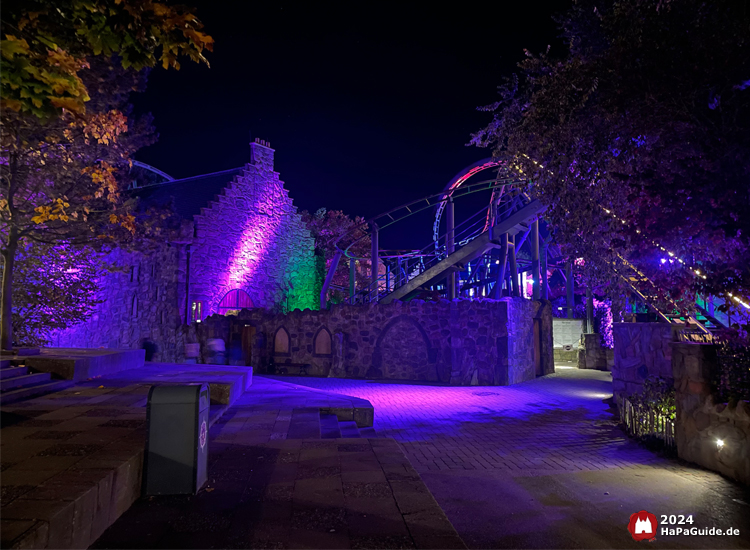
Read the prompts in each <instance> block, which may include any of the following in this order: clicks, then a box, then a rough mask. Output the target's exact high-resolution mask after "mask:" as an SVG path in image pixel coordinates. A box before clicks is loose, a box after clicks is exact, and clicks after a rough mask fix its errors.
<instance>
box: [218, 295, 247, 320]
mask: <svg viewBox="0 0 750 550" xmlns="http://www.w3.org/2000/svg"><path fill="white" fill-rule="evenodd" d="M251 307H253V301H252V300H251V299H250V296H248V294H247V292H245V291H244V290H240V289H235V290H230V291H229V292H227V293H226V294H225V295H224V298H222V299H221V302H220V303H219V308H218V311H219V314H220V315H237V314H238V313H239V312H240V310H241V309H245V308H251Z"/></svg>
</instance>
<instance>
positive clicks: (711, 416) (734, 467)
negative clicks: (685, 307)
mask: <svg viewBox="0 0 750 550" xmlns="http://www.w3.org/2000/svg"><path fill="white" fill-rule="evenodd" d="M671 348H672V371H673V375H674V384H675V389H676V404H677V414H676V419H675V438H676V440H677V453H678V454H679V456H680V458H682V459H683V460H687V461H689V462H694V463H696V464H700V465H701V466H703V467H705V468H708V469H710V470H714V471H716V472H720V473H722V474H724V475H725V476H728V477H731V478H734V479H736V480H738V481H741V482H742V483H745V484H750V402H748V401H740V402H739V403H737V405H736V406H735V407H730V406H729V405H727V404H726V403H718V404H717V403H714V401H713V397H712V395H711V378H712V375H713V373H714V371H715V369H717V368H718V361H717V357H716V348H715V346H713V345H710V344H697V343H686V342H674V343H672V344H671Z"/></svg>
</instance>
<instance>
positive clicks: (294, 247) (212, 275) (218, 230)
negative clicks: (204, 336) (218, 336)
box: [190, 143, 319, 315]
mask: <svg viewBox="0 0 750 550" xmlns="http://www.w3.org/2000/svg"><path fill="white" fill-rule="evenodd" d="M314 249H315V243H314V240H313V238H312V237H311V236H310V232H309V231H308V230H307V228H306V227H305V224H304V223H303V222H302V219H301V217H300V215H299V214H298V213H297V208H296V207H295V206H294V205H293V204H292V200H291V199H290V198H289V192H288V191H287V190H286V189H285V188H284V185H283V183H282V182H281V181H280V180H279V174H278V173H276V172H274V171H273V150H272V149H270V148H268V147H265V146H263V145H260V144H257V143H252V144H251V161H250V163H249V164H247V165H246V166H245V169H244V171H243V173H242V174H241V175H240V176H236V177H235V179H234V181H233V182H232V183H231V184H230V185H229V186H228V187H227V188H226V189H225V190H224V193H223V195H220V196H219V197H218V201H216V202H212V203H211V204H210V205H207V207H206V208H204V209H202V210H201V213H200V214H199V215H197V216H195V238H194V240H193V245H192V254H191V259H190V300H191V301H193V300H202V301H203V303H204V304H203V308H204V315H209V314H212V313H216V311H217V307H218V305H219V302H220V301H221V299H222V298H223V297H224V295H225V294H226V293H227V292H229V291H230V290H234V289H242V290H244V291H245V292H247V293H248V295H249V296H250V298H251V300H252V301H253V305H254V306H255V307H263V308H279V309H282V310H284V311H287V310H293V309H297V308H299V309H305V308H315V307H317V305H318V303H319V298H317V299H316V296H315V264H314V256H313V254H314Z"/></svg>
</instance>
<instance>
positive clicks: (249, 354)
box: [242, 325, 255, 366]
mask: <svg viewBox="0 0 750 550" xmlns="http://www.w3.org/2000/svg"><path fill="white" fill-rule="evenodd" d="M254 343H255V327H253V326H250V325H245V326H244V327H242V356H243V357H244V358H245V365H246V366H251V365H252V360H253V344H254Z"/></svg>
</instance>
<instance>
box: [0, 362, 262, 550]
mask: <svg viewBox="0 0 750 550" xmlns="http://www.w3.org/2000/svg"><path fill="white" fill-rule="evenodd" d="M185 367H186V366H185V365H164V364H158V365H157V364H148V366H147V367H145V368H143V369H132V370H129V371H126V372H120V373H116V374H115V375H113V376H109V377H107V376H105V377H101V378H97V379H95V380H92V381H87V382H81V383H79V384H77V385H75V386H72V387H70V388H68V389H66V390H63V391H60V392H56V393H53V394H49V395H46V396H43V397H38V398H34V399H29V400H27V401H23V402H20V403H14V404H12V405H7V406H5V405H4V406H2V408H1V409H0V411H1V413H2V430H1V431H0V435H1V437H0V464H1V465H2V475H1V477H0V490H1V491H2V494H1V495H0V500H1V501H2V508H0V516H1V517H2V521H3V524H2V533H1V537H2V543H1V545H2V547H3V548H5V547H9V548H10V547H13V548H16V547H18V548H20V547H26V548H86V547H87V546H88V545H89V544H90V543H91V542H93V541H94V540H96V539H97V538H98V537H99V536H100V535H101V534H102V532H103V531H104V529H106V528H107V527H108V526H109V525H111V524H112V522H114V521H115V520H116V519H117V518H118V517H119V516H120V515H121V514H122V513H123V512H124V511H125V510H127V509H128V508H129V507H130V505H131V504H132V503H133V502H134V501H135V500H136V499H137V498H139V497H140V494H141V479H142V469H143V452H144V447H145V440H146V404H147V398H148V392H149V389H150V388H151V386H152V385H154V384H174V383H195V382H199V381H204V379H207V381H209V383H211V384H212V386H211V388H212V390H213V391H212V397H214V395H216V396H217V400H218V401H219V403H218V404H215V405H212V406H211V415H210V418H211V423H213V422H215V421H216V420H217V419H218V418H219V417H220V416H221V414H223V413H224V412H225V411H226V410H227V408H228V406H229V405H231V402H232V401H233V400H236V399H237V398H238V397H239V396H240V395H241V394H242V391H243V390H244V389H245V388H246V387H248V385H249V384H250V383H251V381H252V371H251V369H247V368H234V367H229V368H227V369H223V368H217V369H214V368H208V369H207V368H196V366H195V365H192V366H187V367H188V368H185ZM200 367H205V366H200Z"/></svg>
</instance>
